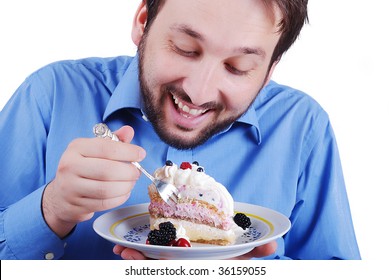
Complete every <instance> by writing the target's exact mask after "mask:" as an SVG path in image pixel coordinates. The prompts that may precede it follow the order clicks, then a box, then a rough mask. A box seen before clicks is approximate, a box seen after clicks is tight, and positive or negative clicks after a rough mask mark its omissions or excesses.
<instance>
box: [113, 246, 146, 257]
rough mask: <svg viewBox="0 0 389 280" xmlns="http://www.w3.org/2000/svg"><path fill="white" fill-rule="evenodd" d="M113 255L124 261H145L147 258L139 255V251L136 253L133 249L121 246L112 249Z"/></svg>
mask: <svg viewBox="0 0 389 280" xmlns="http://www.w3.org/2000/svg"><path fill="white" fill-rule="evenodd" d="M113 253H114V254H115V255H118V256H121V257H122V258H123V259H125V260H146V259H147V258H146V257H145V256H144V255H143V254H142V253H140V252H139V251H136V250H134V249H130V248H126V247H124V246H122V245H118V244H116V245H115V247H113Z"/></svg>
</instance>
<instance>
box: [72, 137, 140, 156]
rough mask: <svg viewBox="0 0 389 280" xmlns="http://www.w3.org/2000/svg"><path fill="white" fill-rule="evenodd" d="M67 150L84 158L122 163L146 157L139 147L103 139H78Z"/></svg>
mask: <svg viewBox="0 0 389 280" xmlns="http://www.w3.org/2000/svg"><path fill="white" fill-rule="evenodd" d="M68 149H69V150H70V151H72V152H73V153H76V154H80V155H81V156H83V157H86V158H88V157H91V158H103V159H110V160H116V161H124V162H130V161H142V160H143V159H144V157H145V156H146V152H145V150H144V149H143V148H141V147H140V146H137V145H133V144H129V143H123V142H117V141H112V140H109V139H103V138H89V139H85V138H79V139H76V140H73V141H72V142H71V143H70V144H69V147H68Z"/></svg>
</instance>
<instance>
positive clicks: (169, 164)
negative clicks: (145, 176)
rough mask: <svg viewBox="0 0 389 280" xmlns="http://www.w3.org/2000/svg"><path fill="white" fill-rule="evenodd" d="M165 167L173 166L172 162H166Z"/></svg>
mask: <svg viewBox="0 0 389 280" xmlns="http://www.w3.org/2000/svg"><path fill="white" fill-rule="evenodd" d="M165 165H166V166H173V162H172V161H171V160H167V161H166V163H165Z"/></svg>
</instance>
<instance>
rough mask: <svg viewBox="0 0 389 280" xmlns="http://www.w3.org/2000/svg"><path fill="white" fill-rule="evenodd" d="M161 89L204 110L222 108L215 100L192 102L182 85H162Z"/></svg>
mask: <svg viewBox="0 0 389 280" xmlns="http://www.w3.org/2000/svg"><path fill="white" fill-rule="evenodd" d="M161 90H162V92H163V93H164V94H172V95H174V96H175V97H178V98H179V99H181V100H183V101H185V102H188V103H191V104H193V105H195V106H197V107H200V108H202V109H204V110H222V109H223V108H224V106H223V105H222V104H220V103H218V102H216V101H210V102H206V103H204V104H201V105H197V104H194V103H193V102H192V99H191V98H190V96H189V95H188V94H187V93H186V92H185V90H184V89H183V88H182V87H179V86H177V85H175V84H167V85H164V86H163V87H162V89H161Z"/></svg>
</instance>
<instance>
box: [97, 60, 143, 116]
mask: <svg viewBox="0 0 389 280" xmlns="http://www.w3.org/2000/svg"><path fill="white" fill-rule="evenodd" d="M138 61H139V58H138V55H136V56H135V57H134V58H133V59H132V61H131V63H130V65H129V66H128V68H127V70H126V71H125V73H124V75H123V77H122V79H121V80H120V82H119V84H118V85H117V86H116V88H115V90H114V91H113V93H112V96H111V98H110V100H109V101H108V104H107V107H106V109H105V112H104V116H103V121H106V119H107V118H108V117H109V116H110V115H112V114H113V113H114V112H116V111H118V110H120V109H124V108H136V109H140V110H142V99H141V94H140V85H139V79H138V77H139V71H138Z"/></svg>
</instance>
